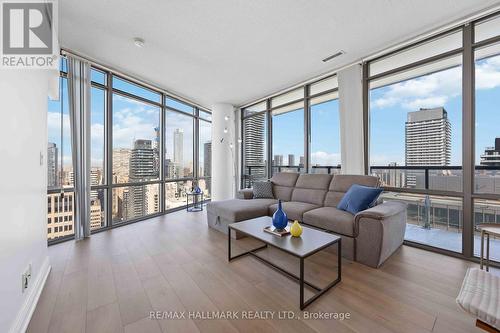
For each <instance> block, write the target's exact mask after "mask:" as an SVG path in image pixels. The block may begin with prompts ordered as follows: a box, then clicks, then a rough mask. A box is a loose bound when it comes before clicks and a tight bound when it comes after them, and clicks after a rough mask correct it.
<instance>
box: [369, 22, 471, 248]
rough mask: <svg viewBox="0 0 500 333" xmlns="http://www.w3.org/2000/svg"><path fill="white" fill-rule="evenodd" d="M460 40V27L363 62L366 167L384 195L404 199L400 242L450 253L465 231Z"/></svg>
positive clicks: (460, 243)
mask: <svg viewBox="0 0 500 333" xmlns="http://www.w3.org/2000/svg"><path fill="white" fill-rule="evenodd" d="M461 46H462V31H461V30H459V31H456V32H452V33H450V34H447V35H444V36H441V37H439V38H436V39H435V40H431V41H428V42H425V43H422V44H419V45H416V46H414V47H413V48H410V49H406V50H403V51H401V52H396V53H395V54H392V55H389V56H387V57H383V58H381V59H379V60H376V61H374V62H371V63H370V64H369V67H368V69H369V74H370V77H371V79H370V81H369V89H370V90H369V101H370V103H369V117H370V129H369V133H370V138H369V142H370V145H369V149H370V150H369V156H370V172H371V174H373V175H376V176H378V177H379V178H380V179H381V181H382V184H383V186H385V187H386V188H387V189H388V192H386V193H384V195H383V197H384V198H385V199H387V200H400V201H404V202H406V203H407V204H408V216H407V218H408V220H407V227H406V234H405V239H406V240H408V241H412V242H416V243H422V244H426V245H430V246H433V247H438V248H444V249H446V250H451V251H455V252H462V230H463V214H462V206H463V203H462V183H463V177H462V54H461V52H460V51H459V50H460V48H461ZM457 49H458V51H454V50H457ZM447 52H451V54H449V53H447ZM427 60H428V61H427Z"/></svg>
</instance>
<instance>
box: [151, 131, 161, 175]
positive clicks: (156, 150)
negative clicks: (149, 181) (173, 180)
mask: <svg viewBox="0 0 500 333" xmlns="http://www.w3.org/2000/svg"><path fill="white" fill-rule="evenodd" d="M160 140H161V137H160V128H159V127H155V138H154V140H153V143H152V146H153V153H154V170H155V172H157V173H158V175H159V174H160V142H161V141H160Z"/></svg>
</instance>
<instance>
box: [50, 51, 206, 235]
mask: <svg viewBox="0 0 500 333" xmlns="http://www.w3.org/2000/svg"><path fill="white" fill-rule="evenodd" d="M66 68H67V66H66V60H65V59H64V58H63V59H62V62H61V75H60V82H61V92H60V98H59V100H57V101H49V107H48V151H47V179H48V189H47V204H48V211H47V231H48V239H49V241H54V240H59V239H64V238H69V237H71V236H72V235H74V230H73V228H74V225H73V215H74V193H73V178H74V174H73V168H72V162H71V161H72V156H71V133H70V125H69V112H68V93H67V78H66V77H67V72H66V71H67V70H66ZM90 112H91V114H90V119H91V129H90V134H91V139H90V140H91V147H90V156H91V170H90V175H91V184H90V185H91V193H90V202H91V207H90V229H91V231H96V230H99V229H103V228H104V229H105V228H109V227H112V226H114V225H119V224H123V223H125V222H133V221H137V220H141V219H144V218H147V217H150V216H156V215H158V214H161V213H164V212H167V211H169V210H171V209H177V208H179V207H180V206H182V205H185V203H186V201H185V193H186V191H191V190H192V187H193V186H194V185H195V184H198V185H199V186H200V187H201V188H202V190H203V191H204V193H205V199H209V198H210V179H211V113H210V112H209V111H207V110H203V109H200V108H198V107H196V106H194V105H191V104H189V103H186V102H183V101H181V100H178V99H175V98H173V97H172V96H169V95H167V94H165V93H163V92H161V91H159V90H155V89H153V88H149V87H146V86H143V85H141V84H139V83H136V82H132V81H131V80H128V79H125V78H123V77H121V76H119V75H118V74H116V73H112V72H110V71H108V70H105V69H101V68H100V67H99V66H98V65H96V66H95V67H94V66H93V67H92V69H91V108H90ZM197 138H199V140H198V139H197ZM198 152H199V156H198V155H197V154H198Z"/></svg>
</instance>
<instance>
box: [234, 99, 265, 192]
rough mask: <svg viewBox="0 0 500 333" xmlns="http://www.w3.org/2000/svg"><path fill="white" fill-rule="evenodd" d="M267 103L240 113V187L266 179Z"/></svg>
mask: <svg viewBox="0 0 500 333" xmlns="http://www.w3.org/2000/svg"><path fill="white" fill-rule="evenodd" d="M266 110H267V102H266V101H264V102H261V103H258V104H255V105H252V106H249V107H247V108H246V109H244V110H243V111H242V117H243V118H242V125H241V130H242V133H243V135H242V138H243V142H242V166H243V168H242V186H243V187H250V186H251V184H252V182H253V181H262V180H265V179H266V178H268V164H267V161H268V122H267V118H268V114H267V111H266Z"/></svg>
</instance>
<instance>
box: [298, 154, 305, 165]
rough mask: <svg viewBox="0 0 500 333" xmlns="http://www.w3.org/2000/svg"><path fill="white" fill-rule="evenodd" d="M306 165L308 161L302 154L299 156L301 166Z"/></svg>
mask: <svg viewBox="0 0 500 333" xmlns="http://www.w3.org/2000/svg"><path fill="white" fill-rule="evenodd" d="M304 165H306V162H305V160H304V156H300V158H299V166H300V167H304Z"/></svg>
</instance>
